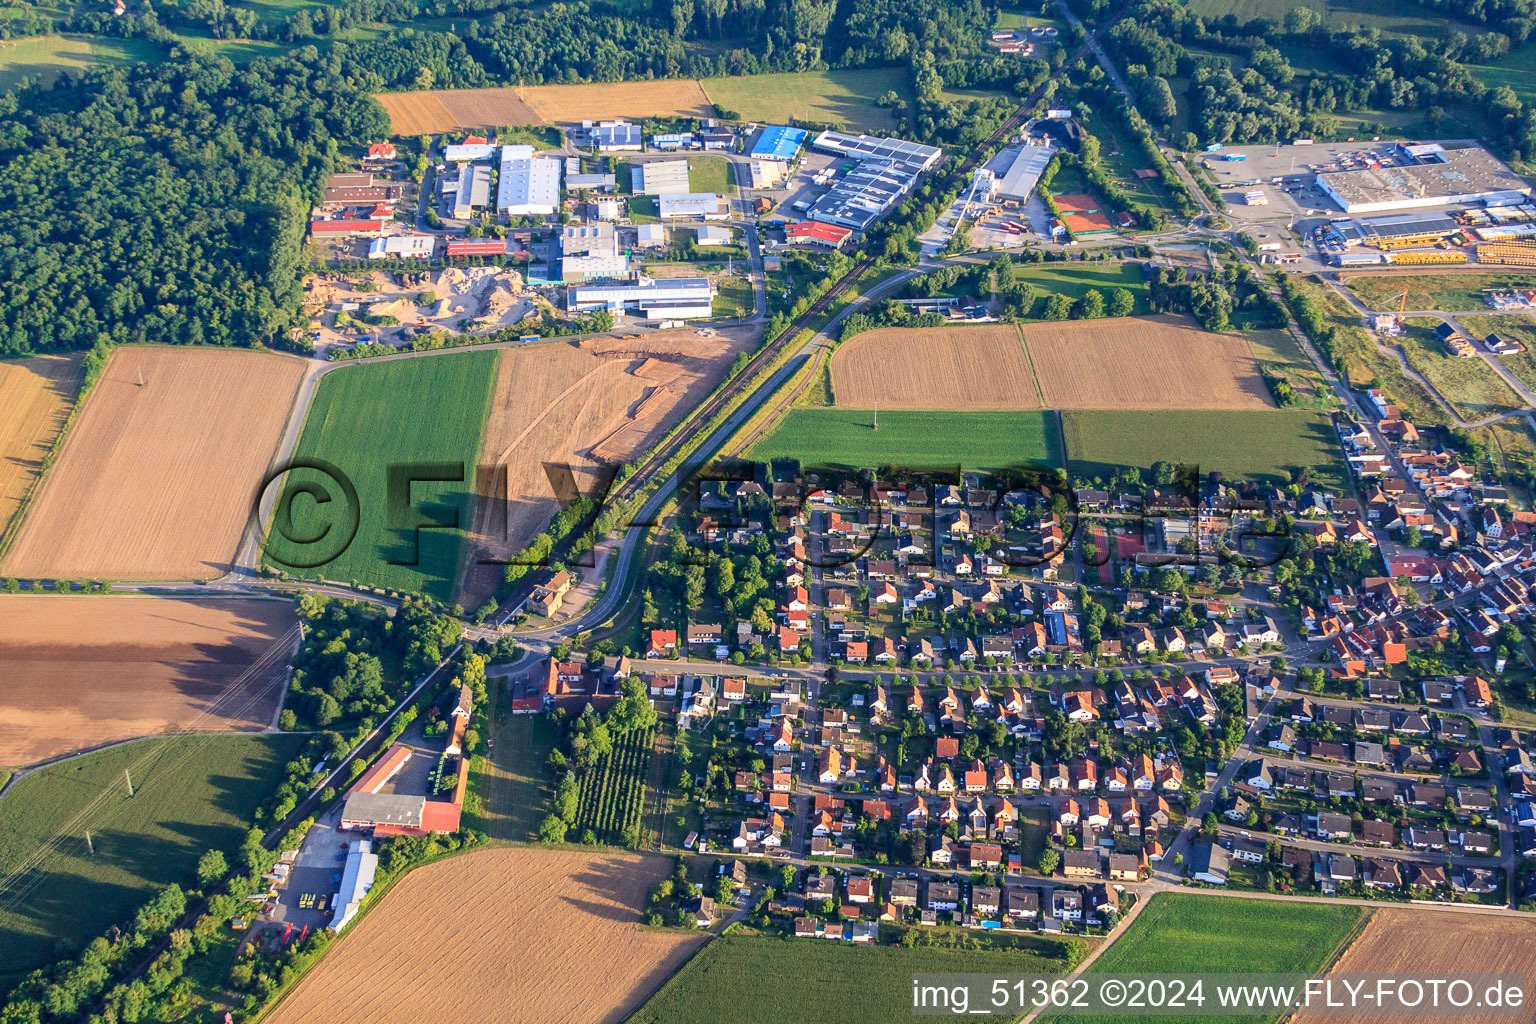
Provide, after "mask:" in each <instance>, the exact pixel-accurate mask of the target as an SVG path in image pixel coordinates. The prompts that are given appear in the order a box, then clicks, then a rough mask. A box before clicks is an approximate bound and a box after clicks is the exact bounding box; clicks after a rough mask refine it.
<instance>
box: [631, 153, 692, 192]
mask: <svg viewBox="0 0 1536 1024" xmlns="http://www.w3.org/2000/svg"><path fill="white" fill-rule="evenodd" d="M629 173H630V187H631V189H633V191H634V192H635V193H636V194H637V195H644V196H668V195H681V194H683V193H686V192H687V191H688V160H687V158H684V159H681V160H647V161H645V162H644V163H637V164H635V166H634V167H633V168H631V170H630V172H629Z"/></svg>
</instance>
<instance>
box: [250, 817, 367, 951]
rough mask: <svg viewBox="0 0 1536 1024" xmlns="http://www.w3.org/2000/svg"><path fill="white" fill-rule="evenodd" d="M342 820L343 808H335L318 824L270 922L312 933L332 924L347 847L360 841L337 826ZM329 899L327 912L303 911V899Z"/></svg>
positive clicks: (278, 900)
mask: <svg viewBox="0 0 1536 1024" xmlns="http://www.w3.org/2000/svg"><path fill="white" fill-rule="evenodd" d="M340 820H341V808H340V807H339V806H338V807H335V808H332V809H331V811H330V812H328V813H327V814H326V815H325V816H324V817H323V818H321V819H320V820H318V821H316V822H315V824H314V825H313V826H312V827H311V828H310V830H309V833H308V834H307V835H306V836H305V837H304V845H303V846H301V847H299V856H298V859H297V860H296V861H294V865H293V870H292V871H291V872H290V873H289V875H288V884H287V885H286V886H285V887H284V888H282V889H280V890H279V891H278V894H277V908H276V909H275V910H274V911H273V912H272V914H271V915H269V919H270V920H272V921H276V922H278V923H279V924H283V925H286V924H288V923H289V922H292V923H293V926H294V928H295V929H298V928H303V927H305V926H306V925H307V926H308V927H309V928H310V929H311V930H313V929H316V928H323V927H325V926H326V925H327V924H329V923H330V921H331V906H330V904H331V900H332V899H333V898H334V897H335V895H336V889H337V887H338V886H339V884H340V883H339V881H337V880H336V879H335V876H336V875H339V874H341V869H342V867H343V865H344V863H345V861H346V859H347V844H348V843H350V842H351V841H352V840H354V839H357V838H359V837H358V836H357V835H355V834H352V833H348V832H342V831H340V830H338V829H337V827H336V825H337V823H338V822H339V821H340ZM306 893H310V894H317V895H320V896H324V897H325V905H326V909H325V910H319V909H316V908H313V907H312V908H301V907H300V906H299V902H300V899H301V898H302V897H303V896H304V895H305V894H306Z"/></svg>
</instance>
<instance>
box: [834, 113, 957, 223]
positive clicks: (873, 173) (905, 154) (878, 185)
mask: <svg viewBox="0 0 1536 1024" xmlns="http://www.w3.org/2000/svg"><path fill="white" fill-rule="evenodd" d="M811 148H813V149H817V150H820V151H822V152H825V153H834V154H836V155H838V156H841V157H846V158H848V159H850V160H856V161H858V163H857V164H856V165H855V166H854V167H853V168H852V169H851V170H849V171H847V172H846V173H844V174H843V176H842V177H840V178H837V179H836V180H834V181H833V182H832V186H831V188H830V189H829V190H828V191H827V193H826V194H825V195H823V196H822V197H821V198H820V199H818V200H816V201H815V202H814V203H813V204H811V208H810V210H809V211H808V216H809V217H810V219H811V220H819V221H822V222H823V223H827V224H839V225H842V226H843V227H846V228H852V229H853V230H855V231H864V230H866V229H867V228H868V227H869V226H870V225H871V224H873V223H874V222H875V221H877V220H879V219H880V218H881V217H883V216H884V215H885V214H886V213H887V212H889V211H890V209H891V208H892V207H893V206H895V205H896V204H897V203H899V202H901V200H902V198H903V197H905V196H906V195H907V193H909V192H911V191H912V189H913V188H914V187H916V185H917V183H918V181H919V180H920V179H921V178H922V176H923V175H924V174H925V173H927V172H928V171H930V170H932V169H933V167H934V166H935V165H936V164H937V163H938V162H939V159H940V157H942V156H943V155H944V151H943V150H941V149H938V148H937V147H935V146H924V145H922V144H921V143H917V142H905V141H903V140H901V139H887V138H875V137H873V136H869V135H852V134H849V133H848V132H834V131H825V132H822V133H821V134H820V135H818V136H816V138H815V140H814V141H813V142H812V143H811Z"/></svg>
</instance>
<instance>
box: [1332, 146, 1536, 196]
mask: <svg viewBox="0 0 1536 1024" xmlns="http://www.w3.org/2000/svg"><path fill="white" fill-rule="evenodd" d="M1397 155H1398V156H1399V157H1400V158H1401V159H1405V160H1411V161H1413V162H1412V163H1407V164H1400V165H1393V166H1387V165H1385V164H1383V165H1382V166H1380V167H1363V168H1359V169H1356V170H1350V171H1324V172H1322V173H1320V174H1319V175H1318V176H1317V186H1318V188H1320V189H1322V190H1323V192H1325V193H1326V194H1327V195H1328V197H1329V198H1330V199H1332V200H1333V201H1334V202H1336V203H1338V204H1339V208H1340V209H1342V210H1343V211H1344V212H1345V213H1372V212H1375V211H1390V210H1418V209H1424V208H1427V207H1436V206H1451V205H1454V204H1466V203H1489V204H1497V203H1502V202H1508V201H1511V200H1519V199H1521V198H1523V197H1526V196H1529V195H1530V194H1531V186H1530V185H1529V184H1527V183H1526V182H1525V180H1524V179H1522V178H1521V177H1520V176H1519V175H1517V174H1516V173H1515V172H1514V171H1511V170H1510V169H1509V168H1508V167H1506V166H1505V165H1504V164H1503V163H1502V162H1501V161H1499V160H1498V159H1497V158H1495V157H1494V156H1493V154H1491V153H1489V152H1488V151H1487V150H1486V149H1483V148H1482V147H1481V146H1460V147H1450V148H1447V147H1446V146H1442V145H1440V144H1438V143H1426V144H1424V145H1407V144H1404V143H1399V144H1398V146H1397Z"/></svg>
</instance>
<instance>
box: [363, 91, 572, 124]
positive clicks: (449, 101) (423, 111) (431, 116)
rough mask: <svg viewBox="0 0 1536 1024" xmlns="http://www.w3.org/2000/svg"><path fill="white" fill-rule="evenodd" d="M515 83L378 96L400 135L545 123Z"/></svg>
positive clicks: (391, 93) (388, 93)
mask: <svg viewBox="0 0 1536 1024" xmlns="http://www.w3.org/2000/svg"><path fill="white" fill-rule="evenodd" d="M517 94H518V90H517V89H515V88H513V87H512V86H503V87H501V88H497V89H438V90H436V91H433V92H386V93H380V94H379V95H378V96H375V97H374V99H376V100H378V101H379V103H381V104H382V105H383V107H384V112H385V113H386V114H388V115H389V129H390V131H392V132H393V133H394V134H396V135H421V134H423V133H427V132H442V131H448V130H450V129H453V128H500V127H502V126H504V125H511V126H516V125H530V124H541V123H542V122H541V121H540V119H539V115H538V114H535V113H534V112H533V110H532V109H531V108H530V107H529V106H528V104H526V103H524V102H523V101H522V100H521V99H519V98H518V95H517Z"/></svg>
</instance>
